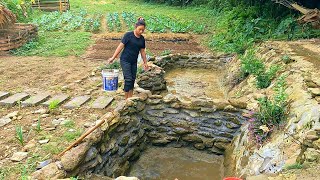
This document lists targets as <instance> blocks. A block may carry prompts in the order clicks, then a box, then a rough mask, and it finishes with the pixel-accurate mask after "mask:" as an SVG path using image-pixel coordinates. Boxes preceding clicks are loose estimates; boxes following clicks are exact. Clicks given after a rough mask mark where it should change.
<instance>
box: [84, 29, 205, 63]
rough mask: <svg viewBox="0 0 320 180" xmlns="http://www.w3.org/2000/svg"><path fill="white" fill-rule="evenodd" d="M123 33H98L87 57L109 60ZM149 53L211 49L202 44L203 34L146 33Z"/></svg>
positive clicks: (189, 51) (196, 51)
mask: <svg viewBox="0 0 320 180" xmlns="http://www.w3.org/2000/svg"><path fill="white" fill-rule="evenodd" d="M122 36H123V33H110V34H102V35H96V36H95V37H94V38H95V40H96V42H95V44H94V45H93V46H91V47H90V48H89V49H88V51H87V52H86V54H85V55H83V56H82V57H83V58H85V59H91V60H92V59H93V60H107V59H108V58H110V57H111V56H112V55H113V53H114V51H115V49H116V48H117V46H118V45H119V43H120V42H121V37H122ZM145 39H146V48H147V54H151V55H156V56H159V55H162V54H163V53H164V52H170V53H174V54H176V53H180V54H192V53H203V52H208V51H209V50H208V49H207V48H205V47H203V46H202V45H201V44H200V41H201V40H202V37H201V36H191V35H188V34H163V35H160V34H147V35H145Z"/></svg>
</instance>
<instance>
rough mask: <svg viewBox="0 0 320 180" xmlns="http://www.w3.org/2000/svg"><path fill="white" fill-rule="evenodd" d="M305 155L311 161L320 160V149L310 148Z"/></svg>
mask: <svg viewBox="0 0 320 180" xmlns="http://www.w3.org/2000/svg"><path fill="white" fill-rule="evenodd" d="M304 155H305V157H306V160H307V161H309V162H318V161H319V160H320V151H319V150H316V149H314V148H308V149H307V150H306V152H305V153H304Z"/></svg>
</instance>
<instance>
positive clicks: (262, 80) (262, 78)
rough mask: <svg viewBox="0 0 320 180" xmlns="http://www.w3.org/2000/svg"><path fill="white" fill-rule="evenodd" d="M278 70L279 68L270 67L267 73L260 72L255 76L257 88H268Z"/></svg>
mask: <svg viewBox="0 0 320 180" xmlns="http://www.w3.org/2000/svg"><path fill="white" fill-rule="evenodd" d="M279 69H280V67H279V66H271V67H270V69H269V70H268V71H267V72H264V71H263V72H261V73H259V74H257V75H256V80H257V82H256V83H257V84H256V85H257V87H258V88H260V89H264V88H267V87H269V86H270V84H271V81H272V79H273V78H274V77H275V75H276V73H277V72H278V70H279Z"/></svg>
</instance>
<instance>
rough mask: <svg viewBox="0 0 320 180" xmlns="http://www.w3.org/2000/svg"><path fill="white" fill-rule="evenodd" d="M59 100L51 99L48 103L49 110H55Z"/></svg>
mask: <svg viewBox="0 0 320 180" xmlns="http://www.w3.org/2000/svg"><path fill="white" fill-rule="evenodd" d="M59 103H60V101H59V100H53V101H51V102H50V103H49V110H55V109H57V108H58V107H59Z"/></svg>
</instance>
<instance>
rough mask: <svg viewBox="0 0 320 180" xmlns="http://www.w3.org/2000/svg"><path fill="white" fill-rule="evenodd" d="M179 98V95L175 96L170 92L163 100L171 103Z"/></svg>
mask: <svg viewBox="0 0 320 180" xmlns="http://www.w3.org/2000/svg"><path fill="white" fill-rule="evenodd" d="M177 100H178V98H177V96H175V95H173V94H168V95H166V96H165V97H163V102H165V103H171V102H175V101H177Z"/></svg>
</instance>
